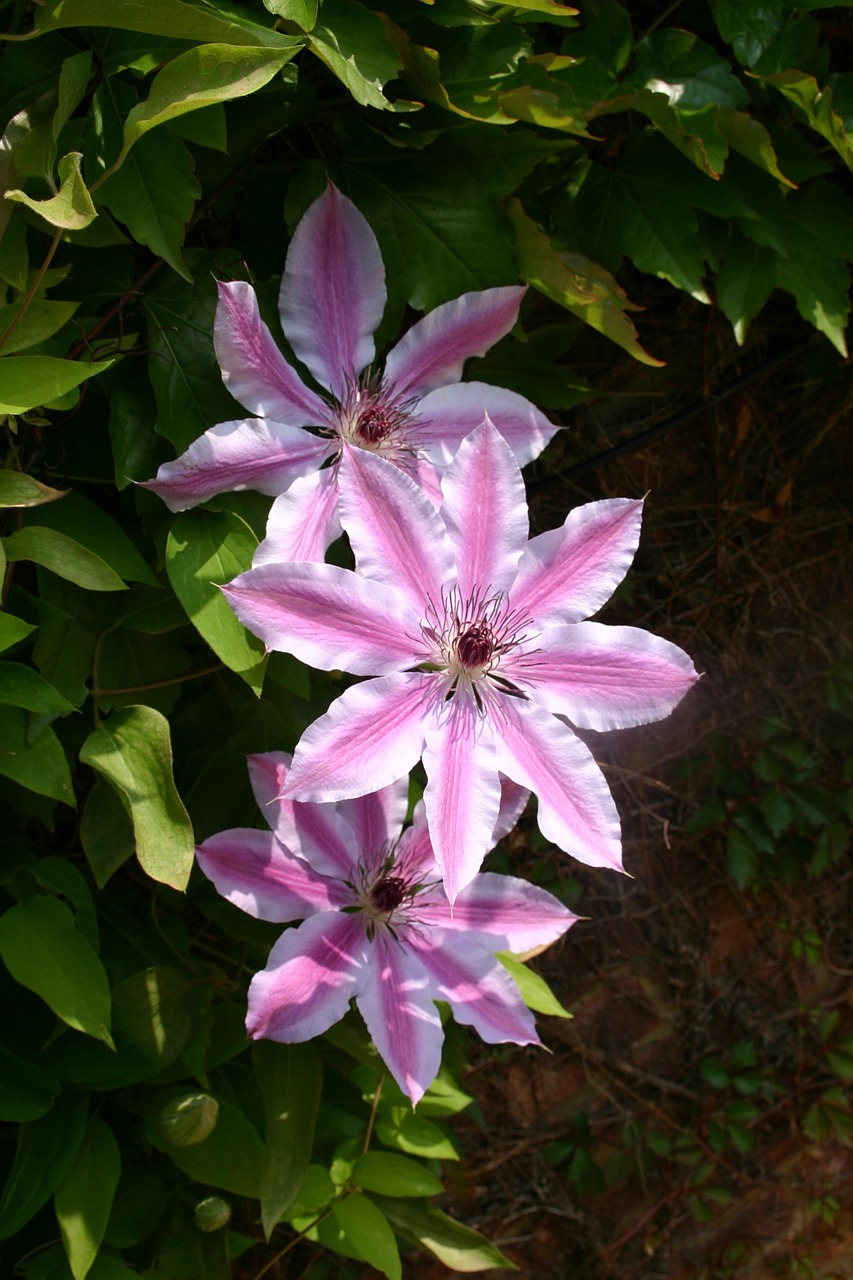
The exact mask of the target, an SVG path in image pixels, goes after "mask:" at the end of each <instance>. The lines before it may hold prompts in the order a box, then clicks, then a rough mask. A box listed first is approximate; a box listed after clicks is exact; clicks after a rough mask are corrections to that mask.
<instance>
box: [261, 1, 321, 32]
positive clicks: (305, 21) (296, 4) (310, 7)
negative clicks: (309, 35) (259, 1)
mask: <svg viewBox="0 0 853 1280" xmlns="http://www.w3.org/2000/svg"><path fill="white" fill-rule="evenodd" d="M264 8H265V9H267V10H268V11H269V12H270V13H274V14H275V15H276V17H277V18H284V20H285V22H295V23H296V25H297V27H301V28H302V30H303V31H310V30H311V28H312V27H313V26H314V23H315V22H316V21H317V10H318V8H319V0H264Z"/></svg>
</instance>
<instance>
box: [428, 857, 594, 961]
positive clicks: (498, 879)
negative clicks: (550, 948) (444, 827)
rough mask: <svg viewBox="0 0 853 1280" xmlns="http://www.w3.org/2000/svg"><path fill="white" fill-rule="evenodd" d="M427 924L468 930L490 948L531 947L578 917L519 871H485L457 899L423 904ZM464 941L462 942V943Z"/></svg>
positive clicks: (543, 943)
mask: <svg viewBox="0 0 853 1280" xmlns="http://www.w3.org/2000/svg"><path fill="white" fill-rule="evenodd" d="M418 918H419V920H421V921H422V922H423V923H424V924H427V925H434V926H436V927H440V928H443V929H449V930H452V931H455V932H460V933H464V934H465V936H466V938H467V939H468V941H469V942H473V943H476V944H477V945H479V946H481V947H484V948H485V949H486V950H487V951H516V952H523V951H531V950H533V949H534V948H536V947H542V946H546V945H547V944H548V943H550V942H554V941H555V940H556V939H557V938H560V937H562V935H563V934H564V933H565V932H566V930H567V929H570V928H571V926H572V925H573V924H574V923H575V921H576V920H577V916H575V915H573V914H572V912H571V911H569V909H568V907H564V906H563V904H562V902H560V901H559V899H558V898H555V897H554V895H553V894H551V893H548V892H547V891H546V890H545V889H539V888H537V886H536V885H533V884H528V883H527V881H526V880H517V879H516V878H515V877H514V876H497V875H493V874H492V873H491V872H488V871H483V872H481V874H480V875H478V876H477V877H476V878H475V879H474V880H472V881H471V883H470V884H469V885H468V886H467V888H465V889H463V890H462V892H461V893H460V894H459V897H458V898H457V899H456V901H455V902H454V904H453V908H452V910H451V909H450V905H449V903H447V902H445V903H441V902H438V901H435V900H432V901H429V902H426V903H420V902H419V903H418ZM457 945H458V944H457Z"/></svg>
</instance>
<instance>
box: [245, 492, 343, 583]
mask: <svg viewBox="0 0 853 1280" xmlns="http://www.w3.org/2000/svg"><path fill="white" fill-rule="evenodd" d="M340 536H341V522H340V518H339V516H338V477H337V468H336V467H324V468H323V470H322V471H313V472H311V474H310V475H307V476H300V478H299V479H298V480H294V482H293V484H292V485H291V486H290V488H289V489H288V490H287V492H286V493H282V494H281V495H280V496H279V497H278V498H276V500H275V502H274V503H273V504H272V507H271V508H270V513H269V516H268V517H267V529H266V534H265V536H264V539H263V541H262V542H261V543H260V545H259V546H258V549H257V550H256V552H255V554H254V557H253V558H252V567H253V568H254V569H257V568H258V566H259V565H262V564H276V563H280V562H281V561H283V560H312V561H316V562H317V563H318V564H321V563H322V562H323V561H324V560H325V557H326V550H327V548H328V547H329V546H330V545H331V544H332V543H333V542H334V541H335V539H336V538H339V537H340Z"/></svg>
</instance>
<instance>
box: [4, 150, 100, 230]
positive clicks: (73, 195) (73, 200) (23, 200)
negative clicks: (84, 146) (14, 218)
mask: <svg viewBox="0 0 853 1280" xmlns="http://www.w3.org/2000/svg"><path fill="white" fill-rule="evenodd" d="M82 161H83V156H82V153H81V152H79V151H69V153H68V155H67V156H63V157H62V159H61V160H60V162H59V165H58V169H59V182H60V187H59V191H58V192H57V193H56V195H55V196H51V197H50V198H49V199H47V200H34V199H33V198H32V196H28V195H27V194H26V192H24V191H20V190H11V191H7V192H6V199H7V200H15V201H17V202H18V203H19V204H25V205H26V206H27V208H28V209H32V211H33V213H37V214H39V215H40V216H41V217H42V218H44V219H45V221H46V222H49V223H51V225H52V226H54V227H62V228H63V229H64V230H66V231H82V229H83V228H84V227H88V225H89V223H90V222H93V221H94V220H95V218H97V216H98V211H97V209H96V208H95V206H94V204H93V203H92V197H91V196H90V194H89V191H88V189H87V187H86V184H85V182H84V181H83V174H82V173H81V170H80V165H81V163H82Z"/></svg>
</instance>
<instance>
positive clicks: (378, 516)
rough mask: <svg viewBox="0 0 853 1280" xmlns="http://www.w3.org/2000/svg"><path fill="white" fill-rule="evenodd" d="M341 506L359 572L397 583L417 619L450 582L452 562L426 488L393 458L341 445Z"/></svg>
mask: <svg viewBox="0 0 853 1280" xmlns="http://www.w3.org/2000/svg"><path fill="white" fill-rule="evenodd" d="M340 512H341V523H342V524H343V526H344V528H345V529H346V531H347V534H348V536H349V540H350V543H351V544H352V548H353V551H354V553H355V558H356V564H357V566H358V571H359V573H361V574H363V575H364V576H365V577H366V578H369V579H371V580H373V581H375V582H381V583H384V584H385V585H386V586H388V587H395V588H396V589H397V590H398V591H399V592H400V594H401V596H402V597H404V598H405V600H406V602H407V603H408V605H409V607H410V608H411V609H412V610H413V612H414V613H415V614H416V615H417V616H418V619H419V620H420V619H421V618H423V616H424V613H425V610H426V606H427V603H428V602H429V601H430V600H432V601H433V602H434V603H438V601H440V600H441V598H442V591H443V590H449V589H450V587H452V586H453V584H454V582H455V580H456V567H455V565H454V562H453V551H452V549H451V547H450V544H449V542H448V539H447V534H446V533H445V531H444V525H443V524H442V522H441V520H440V519H439V517H438V514H437V513H436V510H435V507H434V506H433V505H432V503H431V502H430V501H429V499H428V498H427V496H426V494H424V492H423V491H422V490H421V489H419V488H418V486H417V485H416V484H415V483H414V481H412V480H410V479H409V477H408V476H407V475H406V474H405V473H404V472H403V471H401V470H400V468H399V467H395V466H394V464H393V463H392V462H388V461H387V460H386V459H385V458H380V457H379V455H378V454H375V453H371V452H370V451H369V450H367V449H351V448H348V447H347V448H345V449H344V451H343V454H342V456H341V464H340Z"/></svg>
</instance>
